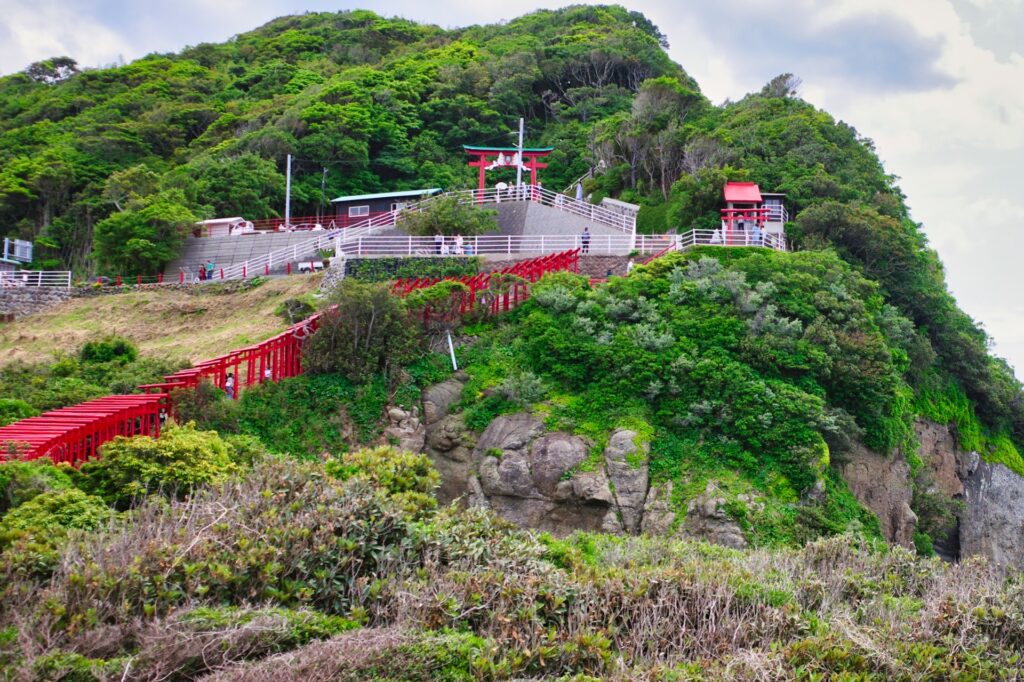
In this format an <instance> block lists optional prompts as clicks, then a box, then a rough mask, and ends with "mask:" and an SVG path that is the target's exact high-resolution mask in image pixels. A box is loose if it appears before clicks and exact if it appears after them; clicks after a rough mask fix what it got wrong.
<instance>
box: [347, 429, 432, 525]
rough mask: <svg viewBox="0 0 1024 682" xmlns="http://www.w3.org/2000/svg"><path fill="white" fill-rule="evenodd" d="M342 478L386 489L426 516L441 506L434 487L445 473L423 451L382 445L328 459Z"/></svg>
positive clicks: (403, 505)
mask: <svg viewBox="0 0 1024 682" xmlns="http://www.w3.org/2000/svg"><path fill="white" fill-rule="evenodd" d="M327 472H328V473H330V474H331V475H333V476H336V477H337V478H339V479H341V480H349V479H360V480H365V481H367V482H369V483H370V484H372V485H373V486H374V487H376V488H379V489H380V490H383V491H385V492H386V493H387V494H388V495H390V496H391V497H392V498H393V499H395V501H396V502H397V503H398V504H399V506H400V507H401V508H402V509H404V510H405V511H406V512H408V513H409V514H412V515H414V516H422V515H423V514H424V513H425V512H427V511H429V510H432V509H434V508H435V507H436V506H437V499H436V498H435V497H434V491H435V490H436V489H437V487H438V485H440V483H441V477H440V475H439V474H438V473H437V470H436V469H434V467H433V465H432V464H431V463H430V458H429V457H427V456H426V455H423V454H418V453H413V452H408V451H405V450H398V449H396V448H393V447H388V446H386V445H382V446H380V447H376V448H368V449H365V450H357V451H356V452H348V453H345V454H344V455H342V456H341V457H340V459H337V460H332V461H330V462H328V463H327Z"/></svg>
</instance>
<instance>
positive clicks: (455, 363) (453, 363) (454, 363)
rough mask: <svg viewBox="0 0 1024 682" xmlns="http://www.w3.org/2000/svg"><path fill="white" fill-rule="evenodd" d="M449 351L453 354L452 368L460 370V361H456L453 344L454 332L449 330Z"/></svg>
mask: <svg viewBox="0 0 1024 682" xmlns="http://www.w3.org/2000/svg"><path fill="white" fill-rule="evenodd" d="M448 352H449V353H451V355H452V370H454V371H456V372H458V371H459V363H457V362H455V346H454V345H453V344H452V333H451V332H448Z"/></svg>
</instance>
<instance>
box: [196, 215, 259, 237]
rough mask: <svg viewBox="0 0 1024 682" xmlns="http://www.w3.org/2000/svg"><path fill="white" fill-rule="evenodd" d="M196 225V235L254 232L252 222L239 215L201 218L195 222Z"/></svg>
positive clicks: (228, 234)
mask: <svg viewBox="0 0 1024 682" xmlns="http://www.w3.org/2000/svg"><path fill="white" fill-rule="evenodd" d="M196 227H197V228H198V230H197V232H198V234H196V236H197V237H234V236H236V235H243V234H253V233H254V232H256V228H255V227H253V224H252V222H250V221H248V220H246V219H245V218H243V217H241V216H236V217H234V218H211V219H210V220H201V221H199V222H198V223H196Z"/></svg>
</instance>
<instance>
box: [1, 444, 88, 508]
mask: <svg viewBox="0 0 1024 682" xmlns="http://www.w3.org/2000/svg"><path fill="white" fill-rule="evenodd" d="M72 487H74V484H73V483H72V481H71V477H70V476H68V474H67V472H66V470H65V469H62V468H58V467H56V466H54V465H53V462H51V461H50V459H49V458H40V459H35V460H32V461H28V462H23V461H17V460H12V461H9V462H0V517H2V516H3V515H4V514H6V513H7V512H8V511H10V510H11V509H14V508H15V507H18V506H20V505H22V504H24V503H25V502H28V501H29V500H31V499H32V498H33V497H35V496H36V495H41V494H43V493H49V492H56V491H60V490H67V489H68V488H72Z"/></svg>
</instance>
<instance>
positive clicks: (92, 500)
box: [0, 488, 111, 549]
mask: <svg viewBox="0 0 1024 682" xmlns="http://www.w3.org/2000/svg"><path fill="white" fill-rule="evenodd" d="M110 516H111V513H110V509H108V508H107V505H106V504H105V503H104V502H103V500H101V499H100V498H98V497H95V496H93V495H88V494H86V493H84V492H82V491H81V490H78V489H76V488H68V489H64V490H55V491H52V492H44V493H40V494H38V495H36V496H35V497H32V498H31V499H29V500H28V501H27V502H24V503H22V504H21V505H19V506H17V507H15V508H13V509H11V510H10V511H9V512H7V514H5V515H4V517H3V519H2V520H0V549H3V548H6V547H9V546H10V545H11V544H13V543H15V542H18V541H29V542H35V543H37V544H55V543H56V542H57V541H58V540H59V538H61V537H63V536H64V534H65V532H66V531H67V530H68V529H72V528H77V529H81V530H91V529H93V528H96V527H97V526H99V525H101V524H102V523H104V522H106V521H107V520H109V519H110Z"/></svg>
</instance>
